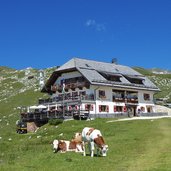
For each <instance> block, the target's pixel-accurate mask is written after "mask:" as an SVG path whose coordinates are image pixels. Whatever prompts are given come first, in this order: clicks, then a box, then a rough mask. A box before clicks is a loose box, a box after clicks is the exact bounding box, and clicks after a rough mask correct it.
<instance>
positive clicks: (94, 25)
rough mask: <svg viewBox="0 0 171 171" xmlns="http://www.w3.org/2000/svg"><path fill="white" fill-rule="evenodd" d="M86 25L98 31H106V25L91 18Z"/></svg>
mask: <svg viewBox="0 0 171 171" xmlns="http://www.w3.org/2000/svg"><path fill="white" fill-rule="evenodd" d="M86 26H87V27H91V28H93V29H95V30H96V31H105V30H106V27H105V25H104V24H101V23H97V22H96V21H95V20H92V19H89V20H87V21H86Z"/></svg>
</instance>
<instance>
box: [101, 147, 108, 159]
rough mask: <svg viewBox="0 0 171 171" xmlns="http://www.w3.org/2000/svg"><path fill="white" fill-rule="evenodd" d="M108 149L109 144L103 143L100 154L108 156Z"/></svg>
mask: <svg viewBox="0 0 171 171" xmlns="http://www.w3.org/2000/svg"><path fill="white" fill-rule="evenodd" d="M107 151H108V145H102V147H101V151H100V154H101V155H102V156H103V157H106V156H107Z"/></svg>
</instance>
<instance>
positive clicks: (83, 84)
mask: <svg viewBox="0 0 171 171" xmlns="http://www.w3.org/2000/svg"><path fill="white" fill-rule="evenodd" d="M89 86H90V84H89V83H88V82H87V81H84V82H75V83H66V84H65V91H67V90H69V89H71V90H75V89H76V88H79V89H82V88H83V87H86V88H89ZM62 89H63V87H62V85H53V86H52V87H51V91H53V92H56V91H59V92H62Z"/></svg>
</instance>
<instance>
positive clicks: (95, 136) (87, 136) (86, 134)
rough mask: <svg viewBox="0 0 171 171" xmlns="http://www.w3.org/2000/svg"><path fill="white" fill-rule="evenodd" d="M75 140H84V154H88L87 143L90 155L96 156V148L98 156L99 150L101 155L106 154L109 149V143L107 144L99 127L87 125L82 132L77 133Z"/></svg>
mask: <svg viewBox="0 0 171 171" xmlns="http://www.w3.org/2000/svg"><path fill="white" fill-rule="evenodd" d="M74 140H75V141H77V142H80V141H82V143H83V155H84V156H86V153H85V143H88V145H89V150H90V155H91V157H93V156H94V149H95V147H96V149H97V156H99V152H100V154H101V156H106V155H107V151H108V145H106V144H105V142H104V139H103V136H102V134H101V132H100V130H98V129H94V128H89V127H85V128H84V129H83V130H82V133H75V137H74Z"/></svg>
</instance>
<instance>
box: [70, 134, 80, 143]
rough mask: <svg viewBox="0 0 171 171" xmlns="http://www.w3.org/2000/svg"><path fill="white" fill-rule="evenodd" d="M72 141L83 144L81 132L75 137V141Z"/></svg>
mask: <svg viewBox="0 0 171 171" xmlns="http://www.w3.org/2000/svg"><path fill="white" fill-rule="evenodd" d="M72 141H75V142H78V143H81V142H82V135H81V133H80V132H76V133H75V134H74V136H73V139H72Z"/></svg>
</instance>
